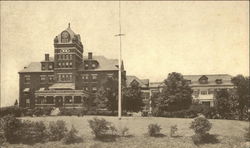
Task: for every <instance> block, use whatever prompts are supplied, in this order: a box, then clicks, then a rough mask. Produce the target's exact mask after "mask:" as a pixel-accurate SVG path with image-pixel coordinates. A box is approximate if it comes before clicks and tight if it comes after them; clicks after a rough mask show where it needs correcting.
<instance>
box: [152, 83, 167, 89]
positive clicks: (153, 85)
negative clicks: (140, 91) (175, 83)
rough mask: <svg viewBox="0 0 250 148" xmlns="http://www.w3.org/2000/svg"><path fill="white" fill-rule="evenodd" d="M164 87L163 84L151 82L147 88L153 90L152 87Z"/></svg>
mask: <svg viewBox="0 0 250 148" xmlns="http://www.w3.org/2000/svg"><path fill="white" fill-rule="evenodd" d="M163 85H164V82H151V83H149V87H150V88H153V87H161V86H163Z"/></svg>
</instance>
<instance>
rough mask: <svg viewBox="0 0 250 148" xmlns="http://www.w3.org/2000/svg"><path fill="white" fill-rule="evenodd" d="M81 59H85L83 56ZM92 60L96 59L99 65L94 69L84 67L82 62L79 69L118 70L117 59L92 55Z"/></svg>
mask: <svg viewBox="0 0 250 148" xmlns="http://www.w3.org/2000/svg"><path fill="white" fill-rule="evenodd" d="M83 59H86V60H87V57H86V56H84V57H83ZM92 60H96V61H97V62H98V63H99V65H98V67H96V68H95V69H85V66H84V63H82V65H81V66H80V67H79V69H78V70H79V71H83V70H84V71H109V70H119V68H118V60H117V59H107V58H106V57H104V56H93V57H92Z"/></svg>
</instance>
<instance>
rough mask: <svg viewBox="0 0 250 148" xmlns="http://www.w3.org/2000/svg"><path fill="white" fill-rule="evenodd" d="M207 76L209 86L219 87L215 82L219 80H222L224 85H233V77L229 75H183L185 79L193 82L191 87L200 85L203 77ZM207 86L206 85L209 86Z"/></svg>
mask: <svg viewBox="0 0 250 148" xmlns="http://www.w3.org/2000/svg"><path fill="white" fill-rule="evenodd" d="M204 76H206V77H207V78H208V84H209V85H217V83H216V82H215V81H216V80H217V79H221V80H222V84H229V85H231V84H232V82H231V79H232V76H231V75H228V74H210V75H183V77H184V79H186V80H191V85H196V84H199V79H200V78H201V77H204ZM208 84H206V85H208Z"/></svg>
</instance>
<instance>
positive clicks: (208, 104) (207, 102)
mask: <svg viewBox="0 0 250 148" xmlns="http://www.w3.org/2000/svg"><path fill="white" fill-rule="evenodd" d="M202 104H204V105H206V106H208V107H210V101H203V102H202Z"/></svg>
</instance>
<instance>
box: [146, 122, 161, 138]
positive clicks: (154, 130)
mask: <svg viewBox="0 0 250 148" xmlns="http://www.w3.org/2000/svg"><path fill="white" fill-rule="evenodd" d="M160 131H161V127H160V125H158V124H149V125H148V134H149V136H157V135H158V134H160Z"/></svg>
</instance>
